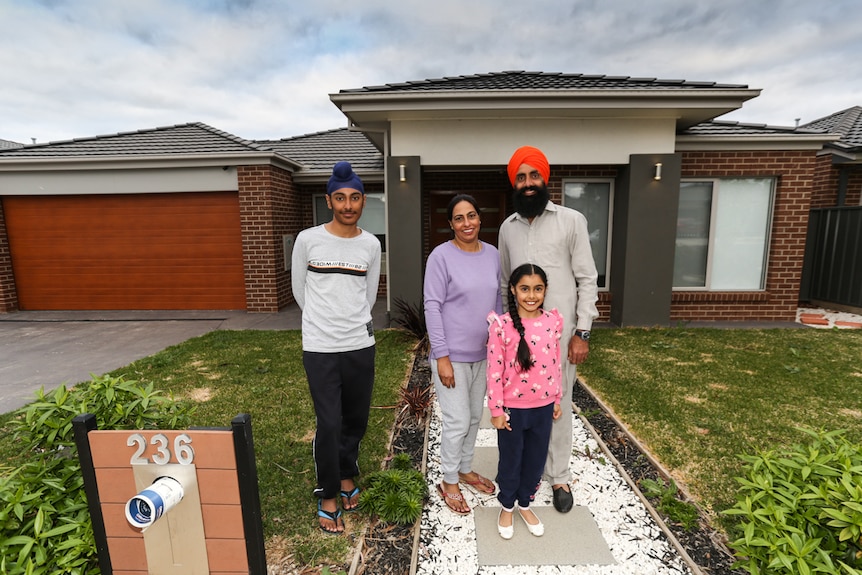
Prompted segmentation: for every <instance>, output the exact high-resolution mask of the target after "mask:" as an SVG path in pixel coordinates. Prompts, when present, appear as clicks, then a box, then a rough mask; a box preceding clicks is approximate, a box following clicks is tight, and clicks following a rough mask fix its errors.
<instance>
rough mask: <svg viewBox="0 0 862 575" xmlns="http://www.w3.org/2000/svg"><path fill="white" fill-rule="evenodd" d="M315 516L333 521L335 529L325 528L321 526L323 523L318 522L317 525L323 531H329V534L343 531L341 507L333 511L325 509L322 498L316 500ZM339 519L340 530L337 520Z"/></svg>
mask: <svg viewBox="0 0 862 575" xmlns="http://www.w3.org/2000/svg"><path fill="white" fill-rule="evenodd" d="M317 516H318V517H322V518H323V519H329V520H330V521H332V522H333V523H335V527H336V528H335V529H327V528H326V527H324V526H323V523H319V521H318V527H320V530H321V531H323V532H324V533H329V534H330V535H341V534H342V533H344V521H341V509H336V510H335V511H327V510H326V509H324V508H323V499H318V500H317ZM339 521H341V527H342V529H341V531H339V530H338V522H339Z"/></svg>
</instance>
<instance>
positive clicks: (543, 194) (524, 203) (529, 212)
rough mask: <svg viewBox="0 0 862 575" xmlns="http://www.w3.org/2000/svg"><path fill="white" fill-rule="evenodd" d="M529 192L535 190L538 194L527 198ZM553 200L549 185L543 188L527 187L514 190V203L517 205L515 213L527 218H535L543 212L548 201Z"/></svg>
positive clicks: (544, 185) (542, 186)
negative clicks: (526, 193)
mask: <svg viewBox="0 0 862 575" xmlns="http://www.w3.org/2000/svg"><path fill="white" fill-rule="evenodd" d="M527 190H535V191H536V193H535V194H534V195H532V196H525V195H524V192H526V191H527ZM550 199H551V194H550V193H549V192H548V186H547V184H543V185H541V186H526V187H523V188H521V189H520V190H518V189H513V193H512V203H513V204H514V205H515V211H516V212H518V213H519V214H521V216H522V217H525V218H535V217H536V216H538V215H539V214H541V213H542V212H543V211H545V206H547V205H548V201H549V200H550Z"/></svg>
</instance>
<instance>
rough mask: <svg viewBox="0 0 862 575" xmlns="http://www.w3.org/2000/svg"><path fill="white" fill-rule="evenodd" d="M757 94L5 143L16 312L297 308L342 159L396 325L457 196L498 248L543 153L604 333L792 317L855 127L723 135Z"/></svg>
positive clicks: (383, 111)
mask: <svg viewBox="0 0 862 575" xmlns="http://www.w3.org/2000/svg"><path fill="white" fill-rule="evenodd" d="M758 94H759V90H755V89H749V88H748V87H747V86H744V85H723V84H715V83H704V82H685V81H681V80H656V79H644V78H626V77H607V76H584V75H578V74H546V73H533V72H503V73H495V74H481V75H475V76H458V77H453V78H443V79H432V80H424V81H421V82H407V83H399V84H391V85H383V86H374V87H366V88H360V89H355V90H343V91H341V92H339V93H337V94H332V95H330V99H331V100H332V102H333V103H334V104H335V105H336V106H338V108H339V109H340V110H341V111H342V112H343V113H344V115H345V116H346V118H347V122H348V126H349V128H348V129H339V130H330V131H327V132H319V133H316V134H308V135H305V136H300V137H296V138H286V139H283V140H267V141H249V140H243V139H241V138H238V137H236V136H233V135H231V134H226V133H224V132H221V131H219V130H216V129H214V128H212V127H209V126H206V125H204V124H200V123H193V124H185V125H178V126H170V127H165V128H157V129H153V130H141V131H138V132H130V133H124V134H116V135H111V136H98V137H94V138H89V139H82V140H73V141H68V142H56V143H49V144H40V145H32V146H24V147H23V148H18V149H9V150H3V151H0V312H14V311H16V310H19V309H21V310H25V309H244V310H247V311H249V312H271V311H276V310H278V309H281V308H283V307H285V306H287V305H290V304H291V303H292V296H291V294H290V285H289V284H290V282H289V277H290V275H289V274H290V270H289V257H288V254H289V250H290V246H291V240H292V238H293V236H294V235H295V234H296V233H297V232H298V231H300V230H301V229H303V228H306V227H309V226H311V225H314V224H316V223H319V222H322V221H327V220H328V215H327V214H326V210H325V202H324V201H323V192H324V189H325V182H326V180H327V178H328V176H329V173H330V170H331V167H332V165H333V164H334V163H335V161H338V160H342V159H347V160H349V161H351V162H352V163H353V165H354V168H355V169H356V170H357V172H358V173H359V174H360V175H361V176H362V178H363V181H364V182H365V183H366V190H367V191H368V192H369V200H368V207H367V208H366V213H365V214H364V215H363V223H362V225H363V227H366V228H367V229H369V230H370V231H373V232H374V233H375V234H377V235H378V237H380V239H381V242H383V246H384V254H385V255H384V274H385V276H386V277H385V278H383V280H384V281H382V282H381V295H382V296H386V297H387V298H388V299H387V301H388V302H389V308H390V310H391V309H392V302H393V301H394V300H395V299H396V298H402V299H405V300H406V301H412V302H418V301H419V299H420V298H421V283H422V271H423V268H424V261H425V258H426V257H427V255H428V253H429V252H430V250H431V248H432V247H433V246H435V245H437V244H438V243H440V242H441V241H445V240H446V239H448V226H447V225H446V222H445V206H446V203H447V202H448V199H449V198H450V197H451V196H452V195H453V194H456V193H463V192H465V193H471V194H473V195H474V196H476V197H477V199H478V200H479V202H480V204H481V205H482V206H483V230H482V238H483V239H485V240H487V241H490V242H492V243H496V233H497V226H498V225H499V222H501V221H502V219H503V218H505V216H506V215H507V214H508V213H510V212H511V205H510V199H509V193H508V190H509V188H510V186H509V183H508V180H507V178H506V175H505V163H506V162H507V161H508V158H509V156H510V155H511V153H512V151H513V150H514V149H515V148H517V147H518V146H521V145H524V144H530V145H534V146H537V147H539V148H541V149H543V150H544V151H545V153H546V154H547V155H548V157H549V160H550V162H551V168H552V170H551V177H550V181H549V187H550V189H551V194H552V198H553V199H554V201H556V202H558V203H563V204H565V205H570V206H572V207H574V208H576V209H579V210H581V211H583V212H585V213H586V215H587V217H588V220H589V222H590V231H591V242H592V244H593V252H594V255H595V257H596V261H597V265H598V267H599V274H600V290H601V291H600V301H599V309H600V312H601V317H600V320H602V321H610V322H612V323H615V324H617V325H668V324H670V323H674V322H678V321H688V320H700V321H709V320H764V321H775V320H785V321H786V320H793V319H794V318H795V313H796V308H797V306H798V303H799V286H800V276H801V272H802V261H803V254H804V251H805V243H806V230H807V222H808V213H809V209H810V207H811V206H812V205H813V204H814V203H816V202H819V201H827V202H828V201H830V200H829V199H826V198H827V197H828V195H829V194H831V193H833V191H832V190H834V189H835V188H830V186H831V185H832V180H833V179H835V177H836V176H834V175H833V171H834V170H835V168H833V165H832V162H831V161H830V160H829V158H826V156H827V155H828V154H824V152H823V151H824V150H826V149H829V146H838V145H839V144H840V142H841V134H840V132H839V131H838V130H833V129H832V128H833V126H831V125H826V126H811V125H809V126H806V127H803V128H783V127H773V126H764V125H751V124H739V123H735V122H722V121H716V120H715V118H717V117H719V116H721V115H722V114H725V113H728V112H730V111H733V110H735V109H738V108H739V107H741V106H742V105H743V103H744V102H745V101H747V100H749V99H751V98H754V97H756V96H757V95H758ZM824 130H825V131H824ZM833 132H834V133H833ZM839 152H844V151H843V150H839ZM855 177H856V176H853V178H855ZM838 179H840V176H839V177H838ZM837 181H838V180H835V183H836V185H837ZM849 181H850V183H851V185H850V188H853V186H855V189H857V190H858V187H859V186H858V185H856V184H855V183H854V182H856V180H854V179H852V178H851V179H850V180H849ZM853 193H857V195H858V192H849V193H848V194H847V197H848V198H850V199H852V198H854V197H855V196H853ZM857 201H858V200H857ZM441 210H442V212H441Z"/></svg>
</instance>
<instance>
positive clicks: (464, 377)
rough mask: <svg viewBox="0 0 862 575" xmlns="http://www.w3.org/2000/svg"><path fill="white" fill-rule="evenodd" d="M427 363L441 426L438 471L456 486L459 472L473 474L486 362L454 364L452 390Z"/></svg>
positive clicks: (434, 364) (434, 368) (482, 403)
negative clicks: (438, 407) (437, 404)
mask: <svg viewBox="0 0 862 575" xmlns="http://www.w3.org/2000/svg"><path fill="white" fill-rule="evenodd" d="M429 363H430V364H431V377H432V378H433V381H434V390H435V391H436V392H437V401H438V402H439V403H440V416H441V421H442V423H443V431H442V434H441V437H440V470H441V471H442V472H443V481H445V482H446V483H458V472H459V471H460V472H461V473H470V471H472V470H473V453H474V451H475V447H476V434H477V433H478V432H479V420H480V419H481V418H482V408H483V407H484V405H485V389H486V381H485V366H486V364H487V363H488V362H487V361H486V360H484V359H483V360H482V361H475V362H471V363H464V362H459V361H453V362H452V370H453V371H454V372H455V387H446V386H444V385H443V384H442V383H441V382H440V376H439V375H438V374H437V360H436V359H431V360H429ZM569 397H571V392H570V393H569ZM569 448H570V449H571V443H570V445H569Z"/></svg>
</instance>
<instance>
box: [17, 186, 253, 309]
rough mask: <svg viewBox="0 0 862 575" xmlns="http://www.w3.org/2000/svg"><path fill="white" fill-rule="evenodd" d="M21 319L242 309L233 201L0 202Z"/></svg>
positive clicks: (199, 197)
mask: <svg viewBox="0 0 862 575" xmlns="http://www.w3.org/2000/svg"><path fill="white" fill-rule="evenodd" d="M3 208H4V211H5V216H6V226H7V231H8V235H9V247H10V250H11V255H12V271H13V273H14V275H15V284H16V287H17V290H18V301H19V306H20V308H21V309H22V310H120V309H126V310H137V309H245V307H246V305H245V280H244V275H243V261H242V237H241V230H240V219H239V200H238V198H237V195H236V193H231V192H214V193H210V192H206V193H186V194H139V195H138V194H136V195H122V194H117V195H105V196H102V195H92V196H35V197H33V196H28V197H23V196H6V197H4V198H3Z"/></svg>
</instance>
